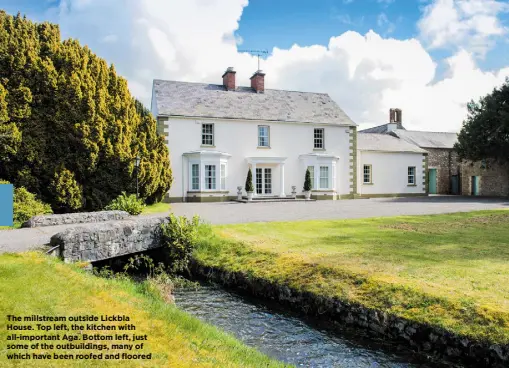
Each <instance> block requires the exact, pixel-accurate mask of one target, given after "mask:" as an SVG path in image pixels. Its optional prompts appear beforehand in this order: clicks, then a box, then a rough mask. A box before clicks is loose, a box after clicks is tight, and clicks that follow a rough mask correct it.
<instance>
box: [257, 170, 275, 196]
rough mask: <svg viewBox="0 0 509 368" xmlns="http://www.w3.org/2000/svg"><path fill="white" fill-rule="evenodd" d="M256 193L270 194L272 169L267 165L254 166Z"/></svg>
mask: <svg viewBox="0 0 509 368" xmlns="http://www.w3.org/2000/svg"><path fill="white" fill-rule="evenodd" d="M255 183H256V195H271V194H272V169H271V168H269V167H257V168H256V180H255Z"/></svg>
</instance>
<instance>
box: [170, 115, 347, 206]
mask: <svg viewBox="0 0 509 368" xmlns="http://www.w3.org/2000/svg"><path fill="white" fill-rule="evenodd" d="M202 123H213V124H214V147H206V146H202V145H201V129H202V128H201V124H202ZM167 125H168V128H167V129H166V130H167V132H168V147H169V150H170V159H171V166H172V171H173V177H174V181H173V184H172V187H171V189H170V192H169V197H173V198H175V197H183V196H187V195H188V194H187V191H188V190H189V172H188V166H189V165H188V159H187V158H185V157H184V158H183V154H184V153H185V152H189V151H197V150H210V151H220V152H224V153H227V154H230V155H231V157H230V158H229V159H228V161H227V162H228V169H227V171H228V176H227V178H226V189H227V191H228V192H229V193H228V195H229V196H236V195H237V186H242V188H244V184H245V181H246V175H247V171H248V168H249V164H248V162H247V158H248V157H267V158H271V157H286V158H287V159H286V160H285V161H284V162H285V165H284V177H285V180H284V190H285V194H286V195H290V194H291V191H292V189H291V187H292V185H295V186H297V194H298V195H301V194H302V187H303V185H304V176H305V171H306V163H305V160H302V159H300V158H299V155H302V154H309V153H325V154H330V155H336V156H339V157H340V158H339V160H338V161H336V167H335V172H336V177H335V180H336V183H335V184H336V185H335V187H336V193H337V194H339V195H345V194H349V193H350V180H349V179H350V178H349V159H350V148H349V146H350V143H349V137H350V134H349V131H350V128H349V127H348V126H330V125H318V124H304V123H302V124H296V123H275V122H254V121H239V120H233V121H228V120H218V119H188V118H169V119H168V121H167ZM259 125H268V126H270V148H269V149H267V148H258V126H259ZM314 128H324V129H325V150H324V151H322V150H320V151H314V150H313V146H314V143H313V133H314ZM257 167H271V168H272V177H273V180H272V193H273V195H279V194H280V166H279V165H278V164H267V165H262V164H257ZM329 175H330V176H332V172H330V174H329ZM254 176H255V173H254V172H253V182H254ZM332 180H333V179H332V178H331V181H332ZM253 184H254V183H253Z"/></svg>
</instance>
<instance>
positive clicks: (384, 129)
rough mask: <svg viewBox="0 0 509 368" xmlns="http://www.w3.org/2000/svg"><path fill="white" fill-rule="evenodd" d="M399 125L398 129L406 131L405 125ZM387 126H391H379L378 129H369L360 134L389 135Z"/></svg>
mask: <svg viewBox="0 0 509 368" xmlns="http://www.w3.org/2000/svg"><path fill="white" fill-rule="evenodd" d="M397 124H398V128H397V129H403V130H404V129H405V128H404V127H403V124H402V123H397ZM387 125H389V124H383V125H379V126H376V127H373V128H368V129H363V130H359V133H379V134H381V133H387V132H388V129H387Z"/></svg>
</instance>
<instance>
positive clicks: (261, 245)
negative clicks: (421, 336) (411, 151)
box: [196, 210, 509, 343]
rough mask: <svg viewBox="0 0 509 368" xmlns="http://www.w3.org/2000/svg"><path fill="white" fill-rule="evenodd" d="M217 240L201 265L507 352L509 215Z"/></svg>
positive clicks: (234, 233)
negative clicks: (440, 329) (503, 346)
mask: <svg viewBox="0 0 509 368" xmlns="http://www.w3.org/2000/svg"><path fill="white" fill-rule="evenodd" d="M208 231H210V230H208ZM212 231H213V232H214V233H215V235H214V236H212V235H211V234H209V233H208V232H207V230H203V233H202V238H201V240H200V244H199V247H198V250H197V252H196V258H197V259H198V261H199V262H201V263H203V264H206V265H209V266H216V267H220V268H223V269H227V270H231V271H243V272H246V273H250V274H252V275H255V276H258V277H263V278H265V279H268V280H274V281H279V282H284V283H287V284H289V285H290V286H292V287H295V288H297V289H299V290H306V291H311V292H314V293H316V294H319V295H325V296H335V297H338V298H340V299H342V300H348V301H352V302H358V303H360V304H362V305H364V306H367V307H373V308H377V309H380V310H385V311H387V312H390V313H393V314H396V315H398V316H402V317H405V318H408V319H410V320H414V321H419V322H424V323H429V324H431V325H434V326H441V327H443V328H446V329H448V330H451V331H453V332H456V333H460V334H464V335H467V336H471V337H475V338H477V339H481V340H487V341H492V342H498V343H509V211H503V210H502V211H480V212H471V213H456V214H448V215H435V216H406V217H393V218H372V219H360V220H337V221H304V222H280V223H250V224H240V225H224V226H215V227H214V228H213V230H212Z"/></svg>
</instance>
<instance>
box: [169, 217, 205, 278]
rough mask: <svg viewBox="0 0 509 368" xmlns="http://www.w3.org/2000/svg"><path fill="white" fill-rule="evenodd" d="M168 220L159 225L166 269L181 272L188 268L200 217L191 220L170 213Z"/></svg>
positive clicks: (171, 271)
mask: <svg viewBox="0 0 509 368" xmlns="http://www.w3.org/2000/svg"><path fill="white" fill-rule="evenodd" d="M168 220H169V222H168V223H167V224H162V225H161V242H162V244H163V246H164V247H166V254H167V257H168V263H169V266H168V270H169V272H170V273H173V274H175V273H178V272H183V271H185V270H187V269H188V266H189V261H190V260H191V256H192V254H193V251H194V247H195V244H196V240H197V236H198V227H199V225H200V218H199V217H198V216H194V217H193V218H192V219H191V220H189V219H187V218H186V217H185V216H181V217H177V216H175V215H174V214H170V216H169V217H168Z"/></svg>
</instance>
